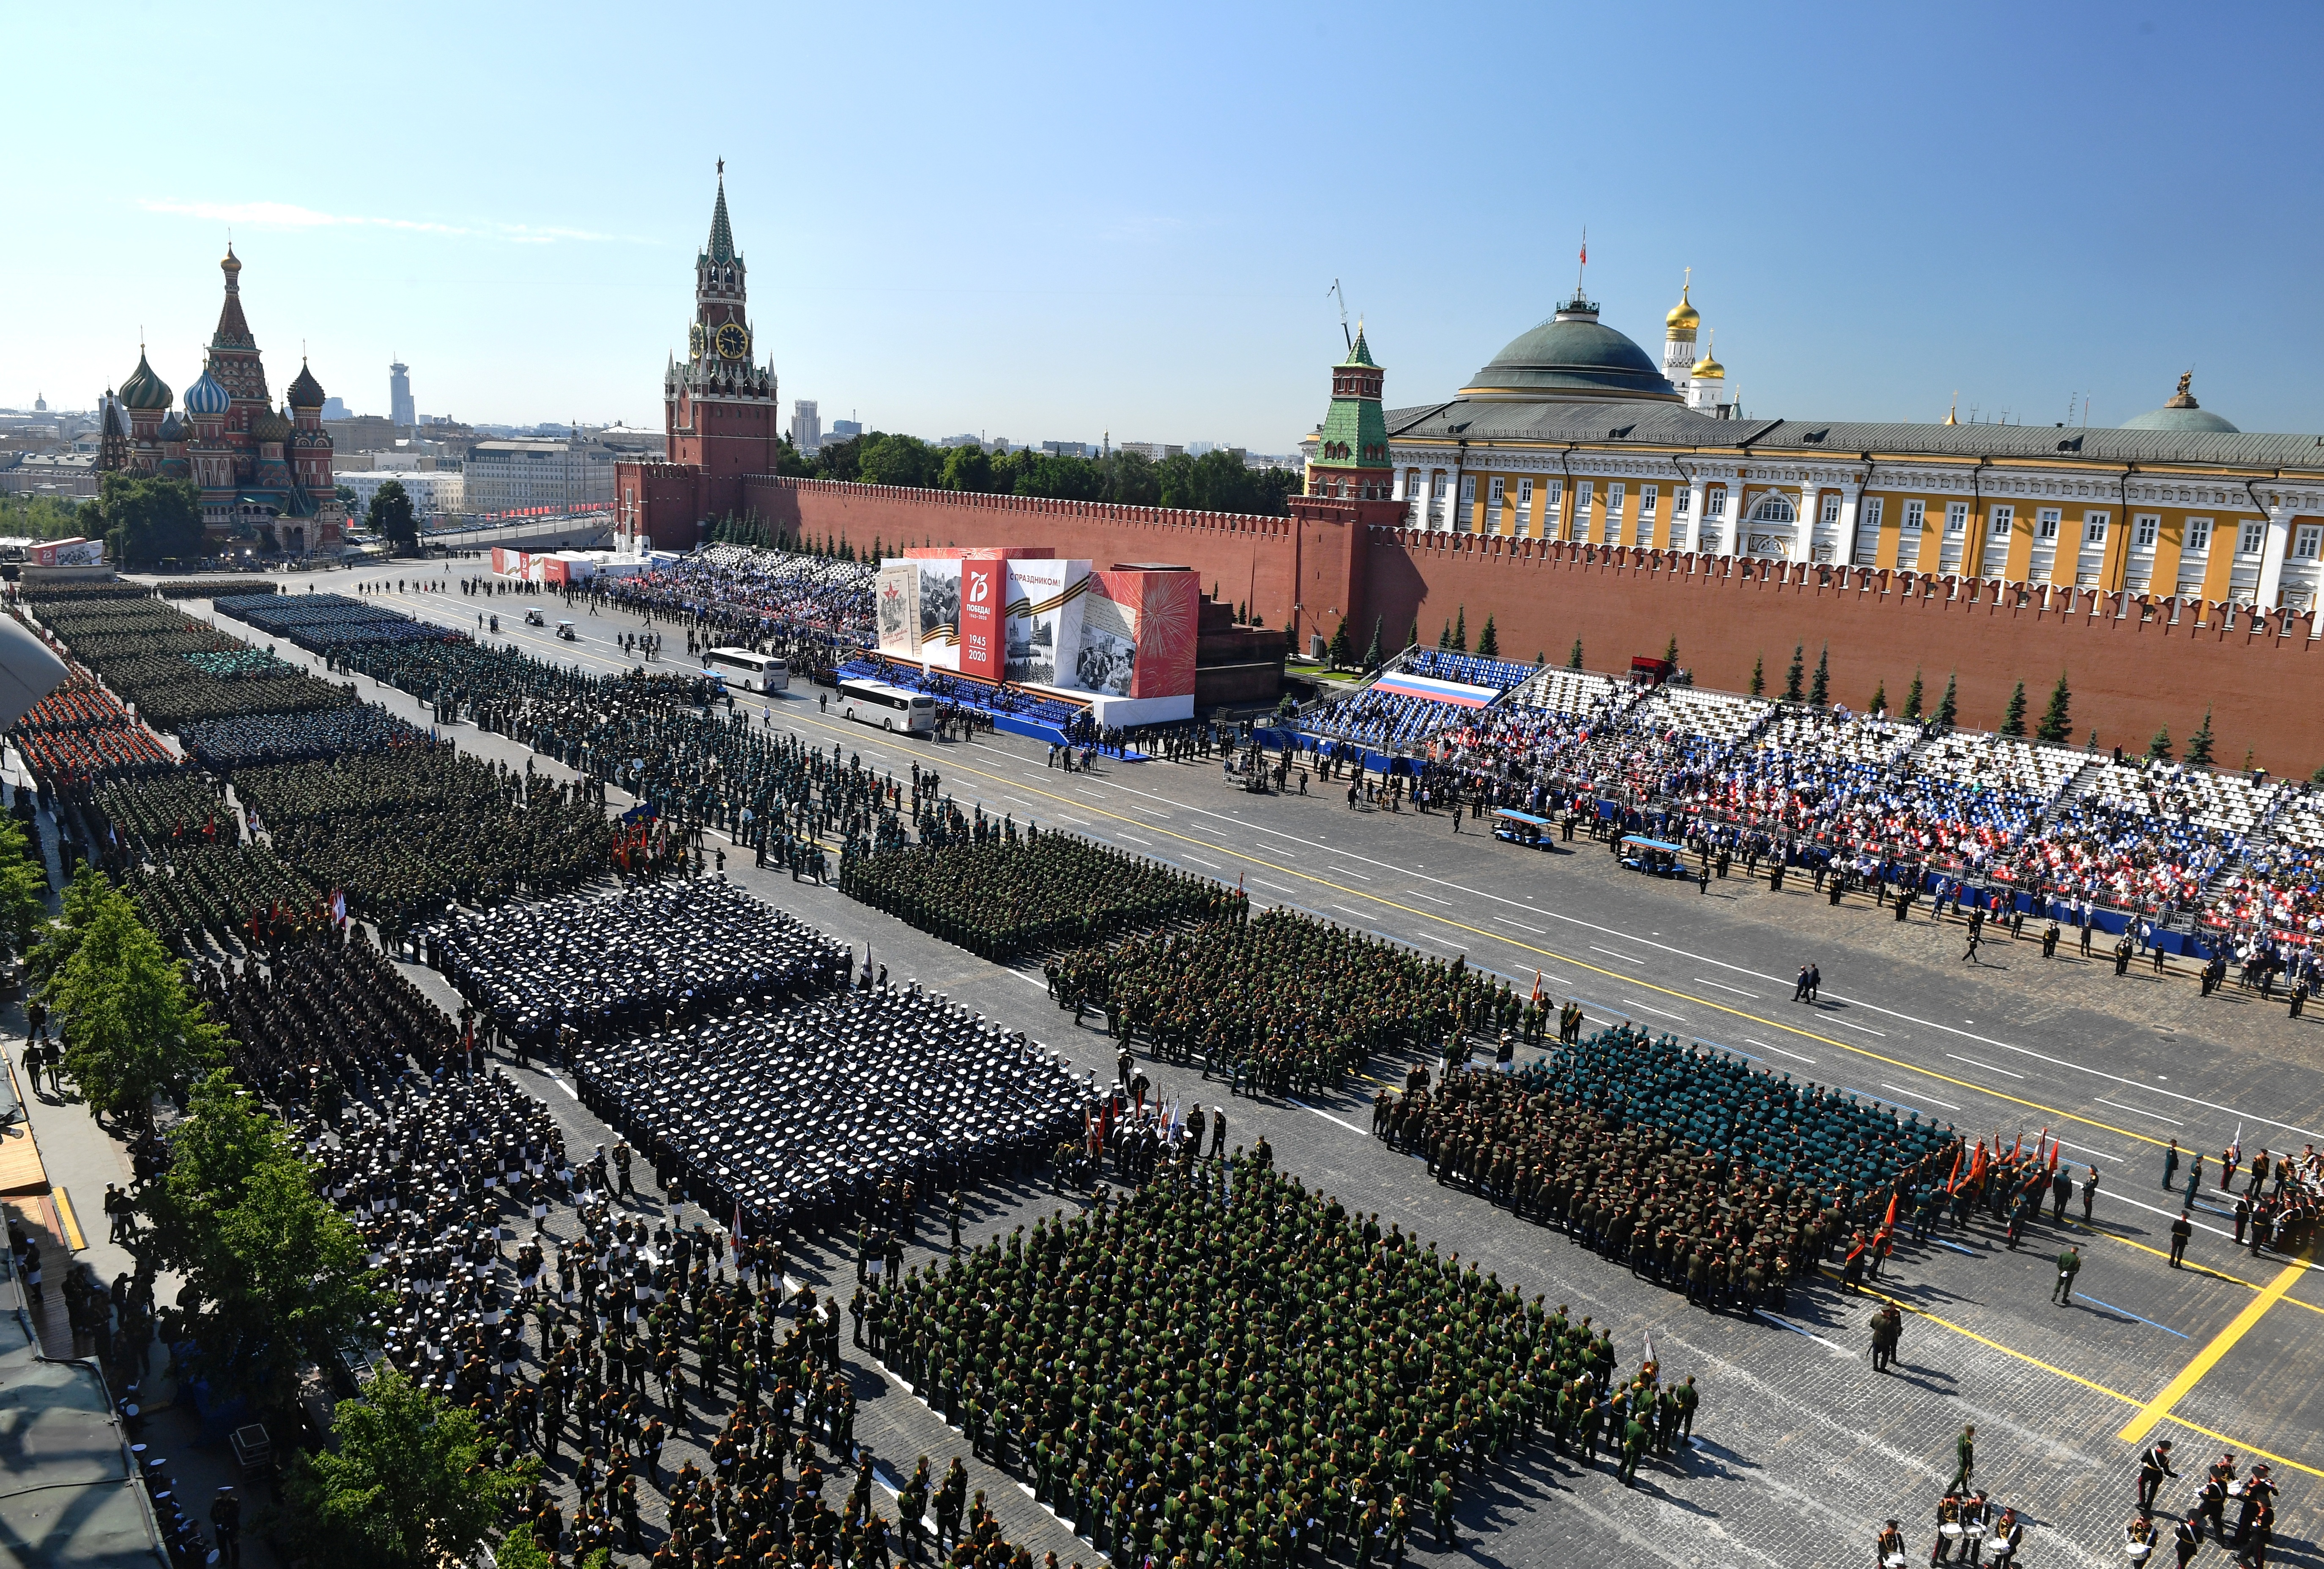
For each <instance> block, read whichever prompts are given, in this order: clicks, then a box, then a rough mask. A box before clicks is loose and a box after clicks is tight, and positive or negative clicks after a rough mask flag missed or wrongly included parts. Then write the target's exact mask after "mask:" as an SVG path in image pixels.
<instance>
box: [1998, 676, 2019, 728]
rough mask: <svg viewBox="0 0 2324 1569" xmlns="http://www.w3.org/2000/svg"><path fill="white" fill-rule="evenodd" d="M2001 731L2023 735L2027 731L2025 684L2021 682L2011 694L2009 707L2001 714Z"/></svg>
mask: <svg viewBox="0 0 2324 1569" xmlns="http://www.w3.org/2000/svg"><path fill="white" fill-rule="evenodd" d="M2001 733H2002V734H2003V735H2005V736H2022V735H2024V733H2025V684H2024V682H2022V681H2021V682H2019V683H2018V684H2017V690H2016V691H2015V692H2013V693H2010V694H2009V707H2008V708H2007V709H2006V710H2004V711H2003V712H2002V715H2001Z"/></svg>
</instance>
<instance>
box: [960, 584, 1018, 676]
mask: <svg viewBox="0 0 2324 1569" xmlns="http://www.w3.org/2000/svg"><path fill="white" fill-rule="evenodd" d="M1008 583H1009V564H1008V563H1007V562H1004V561H994V560H991V559H986V560H982V561H973V560H972V561H964V562H962V563H961V564H960V668H961V673H962V674H964V675H982V676H983V677H985V678H986V679H987V680H991V681H998V680H1000V679H1001V676H1002V675H1003V674H1005V673H1006V665H1005V664H1004V662H1003V658H1002V649H1001V606H1002V605H1003V604H1005V603H1006V602H1007V600H1008V595H1007V594H1006V592H1004V591H1005V590H1006V588H1007V587H1008Z"/></svg>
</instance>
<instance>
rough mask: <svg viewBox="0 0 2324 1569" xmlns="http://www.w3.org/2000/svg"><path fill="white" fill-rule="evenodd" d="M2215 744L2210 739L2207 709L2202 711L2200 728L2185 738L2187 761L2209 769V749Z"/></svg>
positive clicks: (2209, 715) (2208, 711) (2209, 717)
mask: <svg viewBox="0 0 2324 1569" xmlns="http://www.w3.org/2000/svg"><path fill="white" fill-rule="evenodd" d="M2215 744H2216V743H2214V742H2213V740H2212V739H2211V711H2210V710H2209V709H2208V708H2207V709H2205V710H2204V711H2203V723H2202V727H2201V728H2200V729H2198V730H2197V731H2196V732H2195V733H2194V734H2193V735H2191V736H2189V737H2188V738H2187V760H2188V761H2189V762H2190V763H2193V764H2195V765H2197V766H2200V767H2205V768H2208V767H2209V766H2211V748H2212V747H2213V746H2214V745H2215Z"/></svg>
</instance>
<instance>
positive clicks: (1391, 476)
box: [1307, 322, 1396, 501]
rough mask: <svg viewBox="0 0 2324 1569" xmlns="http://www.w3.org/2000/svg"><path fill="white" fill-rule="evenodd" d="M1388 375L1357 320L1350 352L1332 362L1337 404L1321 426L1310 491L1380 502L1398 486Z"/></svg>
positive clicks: (1311, 464) (1309, 471) (1310, 472)
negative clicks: (1391, 450)
mask: <svg viewBox="0 0 2324 1569" xmlns="http://www.w3.org/2000/svg"><path fill="white" fill-rule="evenodd" d="M1386 374H1387V373H1386V372H1383V371H1382V370H1381V369H1380V368H1379V365H1378V364H1376V363H1374V362H1373V360H1372V351H1371V348H1370V345H1369V344H1366V343H1365V342H1364V329H1363V324H1362V323H1360V322H1359V323H1357V324H1356V341H1355V342H1354V343H1353V344H1351V345H1350V346H1349V349H1348V357H1347V358H1346V359H1344V360H1342V361H1341V362H1339V363H1338V364H1336V365H1334V366H1333V367H1332V407H1331V409H1330V410H1329V411H1328V412H1327V413H1326V414H1325V415H1324V416H1323V424H1322V425H1321V426H1319V427H1316V432H1315V435H1316V441H1315V455H1314V457H1313V458H1311V459H1310V460H1308V463H1307V493H1308V494H1309V495H1311V496H1332V497H1338V498H1343V499H1348V500H1365V501H1374V500H1387V499H1388V493H1389V492H1390V491H1392V490H1394V489H1395V486H1396V471H1395V469H1394V467H1393V466H1392V465H1391V464H1390V463H1389V462H1388V420H1387V417H1385V416H1384V415H1382V414H1381V412H1380V383H1381V382H1382V381H1383V380H1384V379H1385V378H1386Z"/></svg>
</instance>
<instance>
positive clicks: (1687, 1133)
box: [1517, 1024, 1960, 1203]
mask: <svg viewBox="0 0 2324 1569" xmlns="http://www.w3.org/2000/svg"><path fill="white" fill-rule="evenodd" d="M1517 1083H1518V1084H1519V1085H1520V1086H1521V1087H1523V1088H1524V1089H1525V1090H1526V1092H1527V1093H1529V1094H1536V1095H1537V1094H1542V1093H1547V1094H1548V1095H1549V1096H1551V1098H1553V1099H1554V1100H1559V1101H1563V1102H1565V1103H1567V1104H1568V1105H1572V1106H1586V1107H1589V1108H1590V1109H1591V1110H1593V1111H1597V1112H1600V1113H1601V1114H1603V1115H1606V1116H1607V1117H1609V1118H1611V1119H1612V1120H1614V1121H1615V1122H1617V1123H1618V1124H1621V1125H1624V1126H1631V1125H1644V1126H1646V1127H1650V1128H1656V1129H1660V1130H1662V1131H1663V1132H1665V1133H1669V1134H1671V1135H1672V1136H1673V1137H1674V1138H1677V1139H1681V1140H1683V1141H1685V1142H1687V1143H1690V1144H1692V1145H1693V1146H1695V1147H1696V1148H1698V1149H1701V1150H1703V1151H1706V1152H1709V1153H1710V1154H1711V1157H1712V1158H1713V1159H1714V1160H1716V1161H1720V1162H1722V1163H1729V1164H1740V1165H1744V1166H1752V1167H1757V1169H1758V1170H1762V1171H1765V1172H1767V1173H1770V1174H1771V1175H1774V1176H1777V1177H1781V1178H1783V1179H1785V1180H1787V1181H1793V1182H1797V1183H1802V1184H1804V1185H1805V1186H1807V1187H1808V1188H1812V1189H1814V1190H1815V1191H1817V1192H1819V1193H1831V1194H1844V1195H1846V1196H1848V1197H1849V1200H1850V1202H1851V1203H1858V1202H1861V1201H1862V1200H1864V1199H1865V1198H1866V1197H1868V1196H1870V1195H1872V1194H1875V1193H1884V1194H1885V1192H1886V1189H1887V1188H1889V1187H1890V1186H1891V1185H1892V1184H1895V1183H1897V1182H1898V1181H1900V1180H1901V1179H1904V1178H1905V1177H1906V1176H1907V1174H1912V1175H1923V1174H1927V1173H1929V1172H1930V1170H1931V1169H1932V1167H1933V1168H1935V1170H1934V1177H1935V1179H1939V1180H1941V1179H1942V1178H1943V1176H1944V1174H1945V1173H1944V1168H1943V1167H1942V1166H1940V1165H1938V1164H1937V1162H1938V1161H1940V1160H1943V1161H1950V1160H1951V1158H1952V1152H1953V1150H1954V1149H1955V1147H1956V1146H1957V1145H1958V1144H1959V1143H1960V1136H1959V1135H1958V1134H1957V1133H1954V1132H1953V1130H1952V1129H1951V1127H1950V1126H1946V1127H1943V1128H1940V1127H1938V1126H1937V1125H1936V1124H1933V1123H1923V1122H1922V1121H1921V1119H1920V1116H1919V1115H1918V1114H1917V1113H1908V1114H1906V1115H1905V1116H1904V1117H1903V1118H1902V1119H1901V1120H1900V1119H1899V1118H1898V1116H1897V1115H1896V1113H1895V1111H1893V1110H1889V1109H1886V1108H1885V1107H1883V1106H1877V1105H1874V1104H1871V1103H1870V1102H1867V1101H1860V1100H1858V1098H1857V1097H1856V1096H1853V1095H1843V1094H1841V1093H1840V1091H1838V1090H1835V1089H1823V1088H1819V1087H1817V1086H1815V1085H1813V1084H1807V1085H1800V1084H1795V1083H1794V1082H1793V1081H1792V1078H1791V1076H1790V1075H1789V1074H1784V1075H1782V1076H1780V1077H1778V1076H1777V1075H1775V1074H1772V1073H1762V1072H1759V1071H1757V1070H1756V1069H1753V1068H1752V1067H1751V1066H1750V1065H1749V1064H1748V1063H1747V1062H1743V1061H1741V1060H1738V1059H1736V1058H1732V1057H1729V1056H1728V1055H1726V1054H1725V1053H1723V1052H1718V1051H1699V1050H1696V1049H1695V1048H1693V1047H1692V1046H1686V1045H1682V1044H1681V1043H1680V1042H1679V1041H1676V1040H1674V1039H1673V1038H1672V1037H1670V1036H1668V1035H1665V1036H1662V1037H1660V1038H1659V1039H1657V1038H1655V1036H1653V1035H1651V1034H1649V1033H1647V1032H1645V1031H1642V1030H1639V1029H1637V1027H1635V1026H1632V1025H1627V1024H1626V1025H1621V1026H1618V1027H1617V1028H1614V1029H1610V1030H1601V1031H1600V1032H1597V1033H1596V1034H1594V1035H1591V1037H1590V1038H1589V1039H1588V1040H1586V1041H1575V1042H1573V1043H1572V1044H1570V1045H1566V1046H1563V1047H1560V1048H1559V1049H1558V1050H1557V1051H1555V1052H1554V1053H1552V1054H1551V1055H1549V1056H1547V1057H1545V1058H1542V1059H1541V1060H1538V1061H1536V1062H1535V1063H1533V1064H1532V1065H1531V1066H1529V1067H1527V1068H1526V1069H1524V1070H1523V1071H1522V1072H1520V1073H1518V1074H1517Z"/></svg>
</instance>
